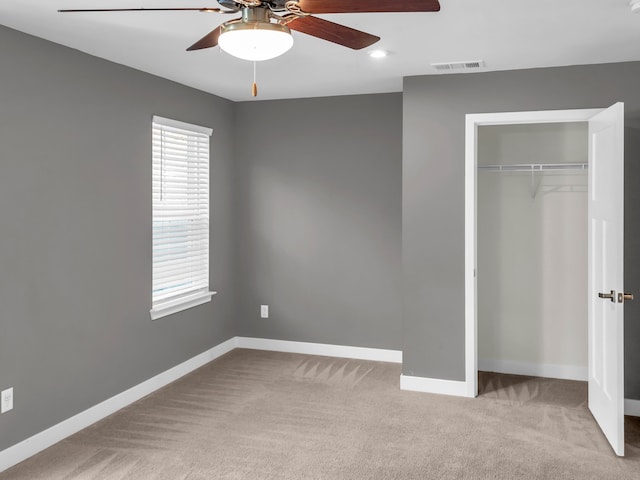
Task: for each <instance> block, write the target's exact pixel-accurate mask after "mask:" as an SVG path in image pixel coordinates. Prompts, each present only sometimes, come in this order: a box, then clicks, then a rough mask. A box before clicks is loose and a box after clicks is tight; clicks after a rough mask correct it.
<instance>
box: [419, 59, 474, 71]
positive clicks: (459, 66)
mask: <svg viewBox="0 0 640 480" xmlns="http://www.w3.org/2000/svg"><path fill="white" fill-rule="evenodd" d="M431 66H432V67H433V68H435V69H436V70H438V71H448V70H449V71H451V70H474V69H477V68H482V67H484V61H483V60H474V61H471V62H448V63H432V64H431Z"/></svg>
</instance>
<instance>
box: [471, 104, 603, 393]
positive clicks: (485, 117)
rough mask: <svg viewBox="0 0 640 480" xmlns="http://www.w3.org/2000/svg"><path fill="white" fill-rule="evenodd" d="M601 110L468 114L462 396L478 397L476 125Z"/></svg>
mask: <svg viewBox="0 0 640 480" xmlns="http://www.w3.org/2000/svg"><path fill="white" fill-rule="evenodd" d="M603 110H604V109H602V108H596V109H583V110H546V111H536V112H502V113H474V114H467V116H466V126H465V205H464V208H465V239H464V244H465V252H464V271H465V340H464V341H465V396H467V397H476V396H478V341H477V339H478V317H477V315H478V302H477V282H476V275H475V273H476V268H477V261H476V254H477V247H476V243H477V215H478V210H477V171H478V170H477V166H478V138H477V137H478V127H479V126H482V125H515V124H527V123H569V122H587V121H589V119H590V118H591V117H593V116H594V115H595V114H597V113H600V112H601V111H603Z"/></svg>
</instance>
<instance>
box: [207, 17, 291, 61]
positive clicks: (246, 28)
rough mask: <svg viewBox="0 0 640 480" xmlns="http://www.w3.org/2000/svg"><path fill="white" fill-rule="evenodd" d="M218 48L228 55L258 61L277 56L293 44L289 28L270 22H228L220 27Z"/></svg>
mask: <svg viewBox="0 0 640 480" xmlns="http://www.w3.org/2000/svg"><path fill="white" fill-rule="evenodd" d="M218 44H219V45H220V48H222V50H224V51H225V52H227V53H228V54H229V55H233V56H234V57H237V58H241V59H242V60H249V61H252V62H260V61H263V60H270V59H272V58H276V57H279V56H280V55H282V54H283V53H285V52H287V51H288V50H289V49H290V48H291V47H292V46H293V36H291V30H289V27H287V26H286V25H280V24H279V23H270V22H262V21H260V22H245V21H239V22H229V23H227V24H223V25H222V26H221V27H220V38H219V39H218Z"/></svg>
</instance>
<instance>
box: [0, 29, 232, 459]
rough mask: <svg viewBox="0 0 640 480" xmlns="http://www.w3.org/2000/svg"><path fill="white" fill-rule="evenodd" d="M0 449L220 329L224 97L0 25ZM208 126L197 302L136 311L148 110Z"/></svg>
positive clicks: (226, 215) (146, 199)
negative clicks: (206, 248)
mask: <svg viewBox="0 0 640 480" xmlns="http://www.w3.org/2000/svg"><path fill="white" fill-rule="evenodd" d="M0 72H1V73H0V146H1V148H0V389H5V388H8V387H14V396H15V407H14V410H13V411H11V412H9V413H6V414H3V415H1V416H0V450H3V449H5V448H7V447H9V446H11V445H12V444H15V443H17V442H19V441H21V440H23V439H25V438H27V437H29V436H31V435H33V434H35V433H38V432H40V431H42V430H44V429H46V428H47V427H49V426H51V425H54V424H56V423H58V422H60V421H62V420H65V419H67V418H69V417H71V416H73V415H74V414H77V413H79V412H80V411H82V410H84V409H86V408H88V407H91V406H93V405H96V404H97V403H99V402H101V401H103V400H105V399H107V398H109V397H111V396H112V395H115V394H117V393H120V392H122V391H124V390H126V389H127V388H129V387H131V386H133V385H136V384H138V383H140V382H142V381H144V380H147V379H148V378H150V377H152V376H153V375H155V374H157V373H160V372H163V371H165V370H167V369H168V368H171V367H173V366H175V365H177V364H178V363H180V362H182V361H184V360H187V359H189V358H191V357H193V356H194V355H197V354H198V353H200V352H203V351H204V350H206V349H208V348H210V347H212V346H215V345H217V344H219V343H221V342H223V341H225V340H227V339H228V338H230V337H232V336H233V335H234V327H233V307H234V305H233V302H234V293H233V289H232V287H233V275H232V272H233V269H232V263H231V262H232V260H231V259H232V257H233V242H232V239H231V235H232V234H233V227H232V208H231V207H232V189H231V183H232V178H231V177H232V165H233V164H232V158H233V147H232V145H233V133H232V130H231V128H232V124H233V115H234V105H233V103H232V102H229V101H226V100H222V99H220V98H217V97H214V96H212V95H208V94H205V93H202V92H198V91H195V90H192V89H189V88H186V87H183V86H179V85H177V84H174V83H171V82H169V81H166V80H161V79H159V78H156V77H153V76H150V75H147V74H143V73H141V72H138V71H135V70H131V69H128V68H125V67H122V66H119V65H115V64H113V63H109V62H106V61H102V60H99V59H96V58H94V57H90V56H87V55H85V54H82V53H80V52H78V51H74V50H70V49H67V48H64V47H61V46H57V45H54V44H51V43H48V42H46V41H43V40H40V39H36V38H34V37H30V36H27V35H24V34H21V33H18V32H16V31H13V30H9V29H7V28H4V27H0ZM154 114H158V115H162V116H165V117H171V118H175V119H179V120H183V121H187V122H192V123H196V124H202V125H206V126H209V127H212V128H213V132H214V133H213V138H212V177H213V185H212V192H213V194H212V216H213V221H212V228H211V233H212V252H211V272H212V274H211V275H212V286H213V287H214V288H215V289H217V290H218V291H219V294H218V295H217V296H215V297H214V298H213V301H212V302H211V303H209V304H206V305H203V306H199V307H196V308H193V309H191V310H188V311H185V312H183V313H180V314H176V315H172V316H169V317H164V318H162V319H159V320H156V321H151V320H150V317H149V308H150V296H151V293H150V292H151V117H152V115H154Z"/></svg>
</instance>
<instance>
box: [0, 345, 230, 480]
mask: <svg viewBox="0 0 640 480" xmlns="http://www.w3.org/2000/svg"><path fill="white" fill-rule="evenodd" d="M234 348H236V337H234V338H231V339H229V340H227V341H226V342H223V343H221V344H220V345H217V346H215V347H213V348H211V349H209V350H207V351H205V352H203V353H201V354H199V355H196V356H195V357H193V358H191V359H189V360H187V361H185V362H183V363H181V364H179V365H176V366H175V367H173V368H170V369H169V370H167V371H165V372H162V373H160V374H158V375H156V376H155V377H152V378H150V379H149V380H146V381H144V382H142V383H140V384H138V385H136V386H134V387H131V388H130V389H128V390H125V391H124V392H122V393H119V394H118V395H115V396H113V397H111V398H109V399H107V400H105V401H103V402H101V403H99V404H97V405H95V406H93V407H91V408H89V409H87V410H85V411H83V412H80V413H78V414H77V415H74V416H73V417H71V418H68V419H67V420H64V421H62V422H60V423H58V424H57V425H54V426H52V427H50V428H48V429H47V430H44V431H42V432H40V433H37V434H36V435H34V436H32V437H29V438H27V439H26V440H23V441H22V442H20V443H17V444H15V445H13V446H11V447H9V448H7V449H5V450H2V451H1V452H0V472H3V471H4V470H6V469H8V468H10V467H12V466H14V465H16V464H18V463H20V462H22V461H23V460H26V459H27V458H29V457H31V456H32V455H35V454H36V453H38V452H41V451H42V450H44V449H45V448H48V447H50V446H51V445H53V444H55V443H58V442H59V441H60V440H63V439H65V438H67V437H68V436H70V435H73V434H74V433H76V432H79V431H80V430H82V429H83V428H86V427H88V426H89V425H91V424H93V423H95V422H97V421H99V420H102V419H103V418H105V417H107V416H109V415H111V414H112V413H114V412H116V411H118V410H120V409H121V408H124V407H126V406H127V405H129V404H131V403H133V402H135V401H137V400H140V399H141V398H142V397H145V396H147V395H149V394H150V393H152V392H154V391H156V390H158V389H159V388H162V387H164V386H165V385H168V384H169V383H171V382H173V381H175V380H177V379H179V378H180V377H182V376H184V375H186V374H187V373H190V372H192V371H193V370H195V369H197V368H199V367H201V366H203V365H205V364H207V363H209V362H210V361H212V360H215V359H216V358H218V357H220V356H222V355H224V354H225V353H227V352H229V351H231V350H233V349H234Z"/></svg>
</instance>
